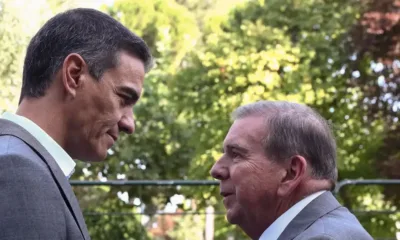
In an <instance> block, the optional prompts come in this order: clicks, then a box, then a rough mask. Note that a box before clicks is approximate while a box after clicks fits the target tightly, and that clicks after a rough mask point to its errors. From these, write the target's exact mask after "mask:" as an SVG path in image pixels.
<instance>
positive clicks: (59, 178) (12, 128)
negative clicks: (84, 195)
mask: <svg viewBox="0 0 400 240" xmlns="http://www.w3.org/2000/svg"><path fill="white" fill-rule="evenodd" d="M0 135H12V136H14V137H17V138H19V139H21V140H22V141H24V142H25V143H26V144H27V145H28V146H30V147H31V148H32V149H33V150H34V151H35V152H36V153H37V154H38V156H40V157H41V158H42V159H43V161H44V162H45V163H46V164H47V166H48V167H49V170H50V172H51V173H52V175H53V178H54V180H55V182H56V183H57V185H58V187H59V188H60V190H61V193H62V195H63V198H64V200H65V202H66V204H67V206H68V208H69V209H70V211H71V214H72V216H73V217H74V219H75V221H76V222H77V225H78V227H79V230H80V231H81V234H82V236H83V238H84V239H86V240H89V239H90V238H89V236H88V231H87V227H86V224H85V221H84V218H83V215H82V211H81V209H80V207H79V203H78V201H77V199H76V197H75V194H74V193H73V191H72V188H71V185H70V184H69V182H68V179H67V177H66V176H65V175H64V173H63V172H62V170H61V169H60V167H59V166H58V164H57V162H56V161H55V160H54V158H53V157H52V156H51V155H50V154H49V153H48V152H47V150H46V149H45V148H44V147H43V146H42V145H41V144H40V143H39V142H38V141H37V140H36V138H35V137H33V136H32V135H31V134H30V133H29V132H28V131H26V130H25V129H24V128H22V127H20V126H19V125H17V124H15V123H13V122H11V121H8V120H4V119H0Z"/></svg>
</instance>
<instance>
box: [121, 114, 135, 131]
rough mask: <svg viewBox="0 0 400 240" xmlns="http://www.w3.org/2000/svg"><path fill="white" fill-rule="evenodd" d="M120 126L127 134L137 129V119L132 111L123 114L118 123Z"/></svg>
mask: <svg viewBox="0 0 400 240" xmlns="http://www.w3.org/2000/svg"><path fill="white" fill-rule="evenodd" d="M118 128H119V130H120V131H122V132H125V133H127V134H132V133H133V132H134V131H135V119H134V116H133V113H132V112H131V113H130V114H125V115H124V116H122V118H121V120H120V121H119V123H118Z"/></svg>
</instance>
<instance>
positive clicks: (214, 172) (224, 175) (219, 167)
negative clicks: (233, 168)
mask: <svg viewBox="0 0 400 240" xmlns="http://www.w3.org/2000/svg"><path fill="white" fill-rule="evenodd" d="M210 174H211V176H212V177H213V178H215V179H218V180H225V179H228V178H229V170H228V168H227V166H224V164H223V159H219V160H218V161H217V162H216V163H215V164H214V166H213V167H212V168H211V171H210Z"/></svg>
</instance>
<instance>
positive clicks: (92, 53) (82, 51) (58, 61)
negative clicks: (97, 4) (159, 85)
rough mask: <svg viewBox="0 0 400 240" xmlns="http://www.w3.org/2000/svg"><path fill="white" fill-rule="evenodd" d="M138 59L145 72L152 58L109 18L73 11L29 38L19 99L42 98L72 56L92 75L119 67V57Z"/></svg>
mask: <svg viewBox="0 0 400 240" xmlns="http://www.w3.org/2000/svg"><path fill="white" fill-rule="evenodd" d="M120 51H126V52H127V53H129V54H131V55H133V56H135V57H137V58H139V59H140V60H141V61H142V62H143V64H144V66H145V70H146V72H147V71H149V70H150V68H151V67H152V61H153V60H152V56H151V53H150V50H149V48H148V46H147V45H146V43H145V42H144V41H143V39H141V38H140V37H138V36H136V35H135V34H134V33H132V32H131V31H130V30H129V29H127V28H126V27H125V26H123V25H122V24H121V23H119V22H118V21H117V20H115V19H114V18H112V17H111V16H109V15H107V14H105V13H102V12H100V11H97V10H94V9H87V8H76V9H72V10H68V11H66V12H63V13H60V14H57V15H56V16H54V17H53V18H51V19H50V20H48V21H47V22H46V23H45V24H44V26H43V27H42V28H41V29H40V30H39V31H38V32H37V33H36V35H35V36H34V37H33V38H32V40H31V41H30V43H29V46H28V48H27V52H26V57H25V61H24V69H23V80H22V89H21V98H20V101H21V100H22V99H23V98H24V97H34V98H38V97H41V96H44V95H45V92H46V90H47V89H48V88H49V86H50V85H51V83H52V79H53V77H54V75H55V74H56V73H57V72H58V71H59V69H60V67H61V66H62V64H63V62H64V59H65V58H66V57H67V56H68V55H69V54H71V53H77V54H79V55H80V56H81V57H82V58H83V59H84V60H85V61H86V63H87V64H88V67H89V71H90V73H91V75H92V76H93V77H94V78H96V79H100V78H101V76H102V74H103V73H104V72H105V71H106V70H107V69H110V68H113V67H115V66H116V65H117V64H118V53H119V52H120Z"/></svg>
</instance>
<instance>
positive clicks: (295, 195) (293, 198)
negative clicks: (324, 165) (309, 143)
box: [243, 179, 332, 239]
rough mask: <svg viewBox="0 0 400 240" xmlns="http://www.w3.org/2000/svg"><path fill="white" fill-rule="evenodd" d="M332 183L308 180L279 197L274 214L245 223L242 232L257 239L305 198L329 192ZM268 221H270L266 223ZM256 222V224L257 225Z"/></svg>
mask: <svg viewBox="0 0 400 240" xmlns="http://www.w3.org/2000/svg"><path fill="white" fill-rule="evenodd" d="M331 185H332V183H331V182H330V181H329V180H316V179H308V180H307V181H304V182H302V183H300V184H299V185H298V187H297V188H296V189H295V190H294V191H293V192H291V193H290V194H289V195H288V196H281V197H280V200H279V201H278V202H277V204H276V205H275V207H274V210H275V211H274V214H273V217H272V218H271V217H270V216H266V215H262V214H260V216H261V217H260V218H258V220H259V222H258V221H246V222H247V223H248V224H247V225H248V226H243V230H244V231H245V232H246V234H247V235H249V236H250V237H251V238H252V239H259V238H260V236H261V235H262V234H263V232H264V231H265V230H266V229H267V228H268V227H269V226H271V225H272V223H274V221H276V219H278V218H279V217H280V216H281V215H283V214H284V213H285V212H286V211H287V210H289V209H290V208H291V207H293V205H295V204H296V203H298V202H300V201H301V200H303V199H304V198H306V197H307V196H309V195H311V194H313V193H316V192H319V191H321V190H327V191H329V190H330V189H331ZM268 219H270V220H269V221H268ZM257 222H258V223H257Z"/></svg>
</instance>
